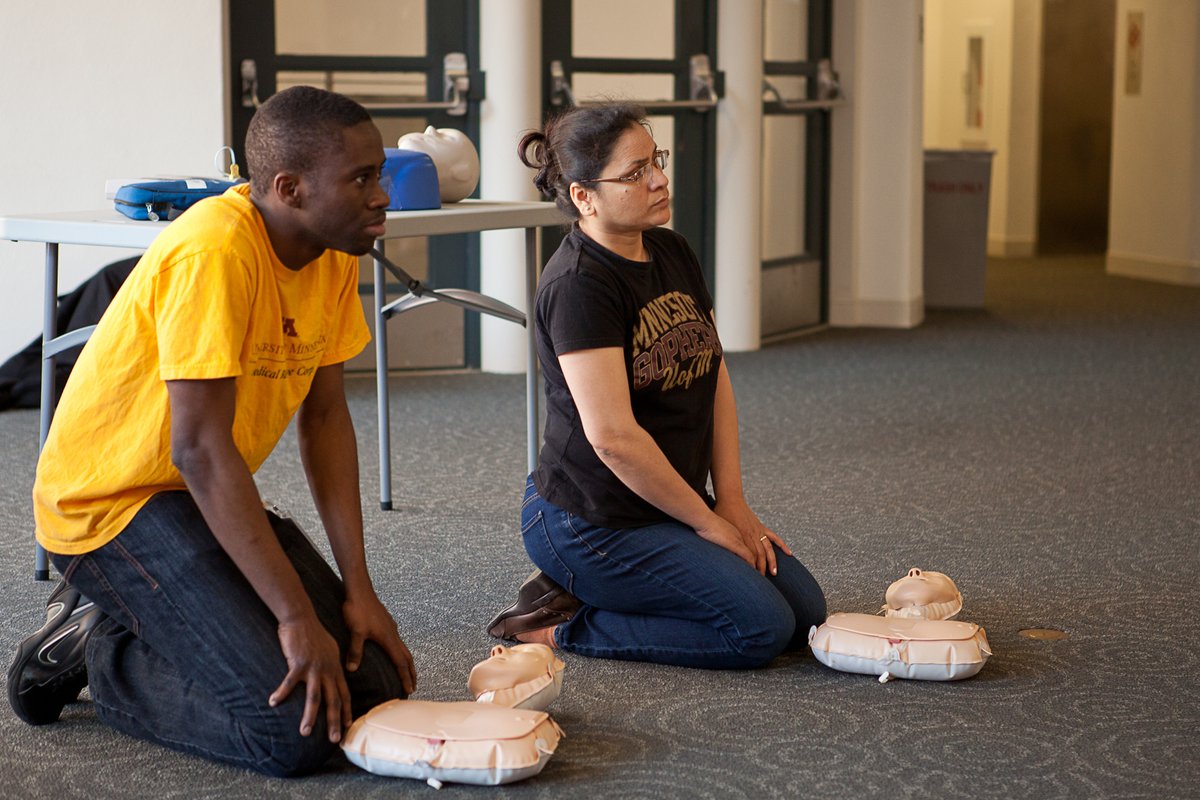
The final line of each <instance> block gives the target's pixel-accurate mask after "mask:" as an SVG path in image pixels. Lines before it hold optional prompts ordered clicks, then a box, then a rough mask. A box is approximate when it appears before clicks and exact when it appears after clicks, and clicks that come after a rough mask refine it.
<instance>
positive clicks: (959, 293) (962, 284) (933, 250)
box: [924, 150, 994, 308]
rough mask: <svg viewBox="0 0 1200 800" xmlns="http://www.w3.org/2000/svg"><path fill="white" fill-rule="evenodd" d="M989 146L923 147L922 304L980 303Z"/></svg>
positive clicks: (976, 305) (984, 271)
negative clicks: (968, 148) (976, 147)
mask: <svg viewBox="0 0 1200 800" xmlns="http://www.w3.org/2000/svg"><path fill="white" fill-rule="evenodd" d="M993 155H994V153H993V152H992V151H991V150H926V151H925V237H924V247H925V260H924V269H925V287H924V291H925V305H926V306H927V307H931V308H983V293H984V282H985V279H986V277H987V228H988V193H989V192H990V190H991V182H992V156H993Z"/></svg>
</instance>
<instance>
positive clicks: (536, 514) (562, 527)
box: [521, 480, 825, 669]
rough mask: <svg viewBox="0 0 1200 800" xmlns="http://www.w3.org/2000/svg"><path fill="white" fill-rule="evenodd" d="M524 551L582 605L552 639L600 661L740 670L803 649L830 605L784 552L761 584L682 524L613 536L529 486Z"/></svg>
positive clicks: (754, 575)
mask: <svg viewBox="0 0 1200 800" xmlns="http://www.w3.org/2000/svg"><path fill="white" fill-rule="evenodd" d="M521 531H522V535H523V537H524V540H525V549H526V551H527V552H528V553H529V557H530V558H531V559H532V560H533V563H534V564H536V565H537V566H538V568H539V569H541V570H542V572H544V573H546V574H547V575H549V576H550V577H551V578H553V579H554V580H555V581H557V582H558V583H560V584H562V586H563V587H565V588H566V589H567V591H569V592H570V593H571V594H573V595H575V596H576V597H577V598H579V600H580V601H581V602H582V603H583V607H582V608H580V609H579V611H578V612H576V614H575V616H574V617H572V618H571V619H570V621H568V622H564V623H562V624H560V625H559V626H558V629H557V630H556V631H555V638H556V640H557V643H558V646H559V647H561V648H562V649H563V650H565V651H568V652H572V653H580V654H581V655H586V656H596V657H598V658H618V659H626V660H631V661H653V662H657V663H660V664H675V665H678V666H685V667H706V668H710V669H743V668H750V667H759V666H762V665H764V664H766V663H767V662H768V661H770V660H771V659H773V658H774V657H775V656H777V655H779V654H780V653H782V652H784V651H786V650H789V649H797V648H801V647H803V646H804V645H805V644H806V642H807V640H808V630H809V628H810V627H811V626H813V625H819V624H821V623H822V622H824V621H825V596H824V594H823V593H822V592H821V587H820V586H818V585H817V582H816V580H814V579H813V576H812V575H811V574H809V572H808V570H807V569H805V568H804V565H803V564H801V563H800V562H799V561H797V560H796V559H795V558H792V557H790V556H787V555H785V554H784V553H783V552H782V551H780V550H779V549H778V548H776V550H775V556H776V558H777V560H778V565H779V574H778V575H766V576H763V575H760V574H759V573H758V572H757V571H756V570H755V569H754V568H753V567H752V566H750V565H749V564H747V563H746V562H745V561H743V560H742V559H740V558H738V557H737V556H735V555H734V554H733V553H731V552H729V551H728V550H726V549H725V548H723V547H720V546H719V545H715V544H713V543H711V542H708V541H705V540H704V539H701V538H700V537H699V536H697V535H696V533H695V531H694V530H693V529H692V528H689V527H688V526H686V525H683V524H681V523H678V522H667V523H662V524H658V525H648V526H646V527H640V528H621V529H617V530H613V529H610V528H601V527H597V526H595V525H592V524H590V523H588V522H587V521H586V520H584V519H583V518H582V517H577V516H575V515H574V514H571V513H569V512H567V511H564V510H563V509H561V508H559V507H558V506H555V505H552V504H551V503H548V502H546V501H545V500H543V499H542V498H541V496H540V495H539V494H538V493H537V489H536V488H534V485H533V481H532V480H530V481H529V482H528V483H527V484H526V487H525V499H524V503H523V505H522V510H521Z"/></svg>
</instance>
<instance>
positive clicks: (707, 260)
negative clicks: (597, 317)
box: [542, 0, 723, 287]
mask: <svg viewBox="0 0 1200 800" xmlns="http://www.w3.org/2000/svg"><path fill="white" fill-rule="evenodd" d="M717 6H718V0H703V2H699V0H675V57H674V58H664V59H632V58H595V57H589V58H575V57H574V56H573V55H572V52H571V50H572V46H573V42H572V16H573V15H572V11H573V9H572V3H571V2H570V0H552V2H547V3H544V4H543V5H542V62H543V65H549V64H550V63H551V62H552V61H555V60H557V61H559V62H561V64H562V66H563V70H564V72H565V73H566V75H567V76H571V75H573V74H575V73H576V72H601V73H603V72H610V73H657V74H665V73H669V74H671V75H673V76H674V79H675V97H676V98H686V97H689V96H691V94H692V86H691V77H690V75H689V66H690V65H689V59H690V58H691V56H693V55H696V54H699V53H704V54H707V55H708V60H709V63H710V64H713V65H715V64H716V63H717ZM713 77H714V89H715V91H716V94H717V96H720V95H721V93H722V90H723V86H722V77H723V76H722V75H721V73H719V72H714V74H713ZM553 96H554V86H553V82H552V79H551V77H550V70H549V68H548V66H544V68H543V72H542V97H543V110H544V113H545V115H546V116H547V117H548V116H552V115H553V114H555V113H557V112H560V111H561V110H562V107H561V106H555V105H553V104H552V103H551V99H552V97H553ZM652 113H653V115H654V116H668V115H669V116H672V117H674V119H675V144H674V147H673V150H672V152H671V161H672V162H673V163H674V164H675V169H674V176H675V183H676V185H675V186H673V187H672V192H671V196H672V198H673V199H674V201H675V202H674V211H673V214H672V222H673V227H674V229H675V230H676V231H678V232H679V233H680V234H682V235H683V236H684V237H685V238H686V239H687V240H688V241H689V242H690V243H691V245H692V247H693V248H695V250H696V255H697V257H698V258H699V259H700V265H701V267H702V268H703V270H704V279H705V281H706V282H707V283H708V285H709V286H710V287H711V286H714V285H715V284H714V278H715V275H716V239H717V233H716V228H717V225H716V223H717V208H716V196H717V194H716V192H717V169H716V142H717V115H716V113H714V112H713V111H708V112H705V111H696V110H693V109H687V108H680V109H671V110H662V111H660V110H657V109H656V110H655V111H653V112H652ZM696 142H699V143H700V144H699V145H698V146H697V145H696V144H695V143H696ZM695 176H699V177H698V178H697V177H695ZM693 181H694V183H693ZM697 184H698V185H697ZM561 240H562V232H561V231H555V230H550V229H545V230H544V231H543V234H542V252H544V253H553V252H554V251H555V250H556V249H557V248H558V244H559V242H560V241H561Z"/></svg>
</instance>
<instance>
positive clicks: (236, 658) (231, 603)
mask: <svg viewBox="0 0 1200 800" xmlns="http://www.w3.org/2000/svg"><path fill="white" fill-rule="evenodd" d="M268 518H269V519H270V521H271V527H272V528H273V529H274V531H275V534H276V536H277V537H278V539H279V543H280V544H281V545H282V546H283V549H284V552H285V553H287V556H288V559H289V560H290V561H291V562H292V565H293V566H294V567H295V568H296V572H297V573H298V574H299V575H300V580H301V581H302V582H303V584H304V588H305V590H306V591H307V592H308V595H309V597H310V598H311V599H312V603H313V606H314V608H315V609H316V612H317V616H318V617H319V618H320V620H321V622H322V623H323V624H324V625H325V627H326V629H328V631H329V632H330V634H331V635H332V636H333V637H334V639H336V640H337V642H338V644H339V645H340V646H341V648H342V652H343V655H344V654H345V651H346V648H347V647H348V646H349V641H350V635H349V631H348V629H347V627H346V623H345V620H344V618H343V617H342V600H343V597H344V594H345V593H344V589H343V586H342V583H341V581H340V579H339V578H338V577H337V575H335V574H334V572H333V570H332V569H330V567H329V565H328V564H327V563H326V562H325V560H324V559H323V558H322V557H321V555H320V554H319V553H318V552H317V551H316V550H315V549H314V548H313V546H312V544H311V543H310V542H309V541H308V539H307V538H306V537H305V536H304V534H303V532H301V530H300V529H299V528H298V527H297V526H296V525H295V524H294V523H293V522H291V520H287V519H283V518H280V517H278V516H276V515H274V514H271V513H268ZM52 558H53V561H54V566H55V567H56V568H57V569H58V570H59V571H60V572H61V573H62V574H63V577H64V578H65V579H66V580H67V582H68V583H70V584H71V585H72V586H73V587H75V588H76V589H78V590H79V591H80V592H81V593H82V594H83V595H84V596H86V597H87V598H89V599H91V600H92V601H94V602H95V603H96V605H98V606H99V607H100V608H101V609H102V610H103V611H104V613H105V614H106V615H107V616H108V619H106V620H104V621H103V622H102V623H101V624H100V625H99V626H98V627H97V628H96V630H95V631H94V632H93V634H92V636H91V638H90V639H89V641H88V645H87V668H88V685H89V686H90V688H91V695H92V701H93V705H94V706H95V708H96V713H97V714H98V716H99V717H100V719H101V720H103V721H104V722H105V723H107V724H108V725H110V726H112V727H113V728H116V729H117V730H119V731H122V732H123V733H127V734H129V735H131V736H136V737H138V738H141V739H146V740H149V741H152V742H157V743H159V744H162V745H165V746H167V747H170V748H173V749H176V750H182V751H184V752H188V753H193V754H196V755H199V756H203V757H205V758H210V759H213V760H216V761H222V762H225V763H229V764H236V765H239V766H243V767H248V768H250V769H253V770H257V771H259V772H263V773H266V774H269V775H279V776H284V775H301V774H304V773H307V772H312V771H313V770H315V769H317V768H319V767H320V766H321V765H322V764H324V763H325V762H326V761H327V760H328V759H329V757H330V756H331V755H333V754H334V753H335V752H336V751H337V745H335V744H332V743H330V741H329V737H328V734H327V730H326V727H325V710H324V707H322V709H321V712H320V713H319V714H318V715H317V724H316V725H315V726H314V727H313V731H312V733H311V734H310V735H309V736H301V735H300V718H301V716H302V714H303V711H304V687H303V686H301V687H298V688H296V689H294V690H293V691H292V693H291V694H290V695H289V696H288V698H287V699H286V700H285V701H284V702H282V703H280V704H279V705H278V706H276V707H275V708H271V707H270V706H269V705H268V703H267V697H268V696H269V695H270V694H271V692H273V691H274V690H275V688H276V687H278V686H279V684H280V682H281V681H282V680H283V676H284V675H285V674H286V673H287V663H286V661H285V660H284V657H283V653H282V651H281V650H280V645H279V637H278V633H277V631H278V624H277V622H276V620H275V617H274V615H273V614H272V613H271V611H270V609H268V608H267V606H266V605H265V604H264V603H263V602H262V600H260V599H259V597H258V595H257V594H255V592H254V589H253V588H252V587H251V586H250V583H249V582H248V581H247V580H246V579H245V577H244V576H243V575H242V573H241V572H240V571H239V570H238V568H237V567H236V566H235V565H234V563H233V561H232V560H231V559H230V558H229V556H228V555H226V553H225V551H224V550H223V549H222V548H221V546H220V544H219V543H218V542H217V540H216V539H215V538H214V537H213V535H212V533H211V532H210V531H209V528H208V526H207V525H206V524H205V522H204V519H203V517H201V515H200V511H199V509H198V508H197V507H196V504H195V502H194V501H193V500H192V497H191V495H189V494H188V493H186V492H165V493H162V494H158V495H155V496H154V497H153V498H152V499H151V500H150V502H149V503H147V504H146V505H145V506H144V507H143V508H142V510H141V511H139V512H138V514H137V516H135V517H134V519H133V520H132V521H131V522H130V523H129V525H128V526H127V527H126V528H125V530H123V531H122V532H121V533H120V535H118V536H117V537H116V538H115V539H113V540H112V541H111V542H109V543H108V544H106V545H104V546H103V547H101V548H99V549H98V550H95V551H93V552H90V553H86V554H84V555H79V556H63V555H54V556H53V557H52ZM346 681H347V683H348V684H349V686H350V696H351V700H352V707H353V713H354V716H355V717H358V716H359V715H361V714H364V713H366V712H367V711H368V710H370V709H371V708H373V707H374V706H376V705H378V704H379V703H382V702H384V701H387V700H390V699H392V698H396V697H403V696H404V690H403V687H402V685H401V682H400V677H399V675H397V674H396V669H395V667H394V666H393V665H392V663H391V660H390V659H389V658H388V657H387V655H386V653H385V652H384V651H383V649H382V648H380V647H379V646H378V645H376V644H375V643H373V642H368V643H367V648H366V651H365V653H364V657H363V662H362V664H361V665H360V666H359V668H358V670H357V671H355V672H349V673H346Z"/></svg>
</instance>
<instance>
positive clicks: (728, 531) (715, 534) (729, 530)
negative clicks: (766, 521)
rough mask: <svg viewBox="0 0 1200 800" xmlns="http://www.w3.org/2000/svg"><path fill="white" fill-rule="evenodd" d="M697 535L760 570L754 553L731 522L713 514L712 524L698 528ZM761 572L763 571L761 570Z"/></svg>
mask: <svg viewBox="0 0 1200 800" xmlns="http://www.w3.org/2000/svg"><path fill="white" fill-rule="evenodd" d="M695 530H696V535H697V536H699V537H700V538H701V539H704V540H705V541H708V542H712V543H713V544H715V545H719V546H720V547H724V548H725V549H726V550H728V551H729V552H731V553H733V554H734V555H735V556H737V557H738V558H740V559H742V560H743V561H745V562H746V563H747V564H749V565H750V566H752V567H754V568H755V569H758V566H757V565H756V564H755V563H754V562H755V559H754V551H753V550H751V549H750V548H749V547H748V546H747V545H746V542H745V541H744V539H743V537H742V535H741V533H740V532H739V531H738V529H737V528H735V527H734V526H733V525H731V524H729V521H728V520H726V519H724V518H722V517H721V516H720V515H719V514H713V515H712V519H711V522H710V524H708V525H706V526H704V527H701V528H696V529H695ZM759 571H760V572H761V570H759Z"/></svg>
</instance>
